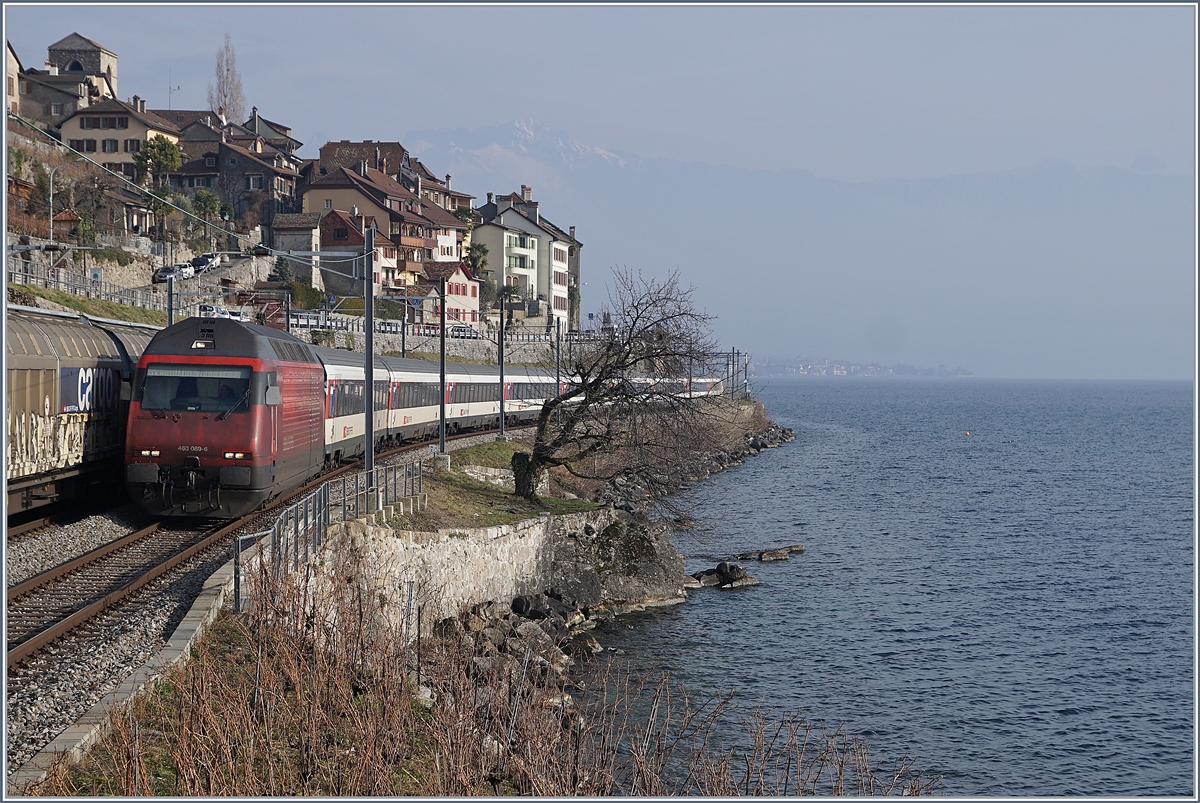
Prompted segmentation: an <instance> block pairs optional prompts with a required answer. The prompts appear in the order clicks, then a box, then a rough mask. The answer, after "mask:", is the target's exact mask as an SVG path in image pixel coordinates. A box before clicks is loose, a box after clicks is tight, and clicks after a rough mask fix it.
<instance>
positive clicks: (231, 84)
mask: <svg viewBox="0 0 1200 803" xmlns="http://www.w3.org/2000/svg"><path fill="white" fill-rule="evenodd" d="M215 74H216V79H217V80H216V83H215V84H209V85H208V108H209V109H211V110H213V111H221V110H222V109H224V113H225V119H226V120H228V121H230V122H233V123H241V122H242V120H243V119H244V118H245V116H246V97H245V96H244V95H243V94H242V76H241V75H239V74H238V71H237V54H236V53H234V52H233V42H232V41H230V37H229V34H225V44H223V45H222V46H221V47H220V48H219V49H218V50H217V67H216V70H215Z"/></svg>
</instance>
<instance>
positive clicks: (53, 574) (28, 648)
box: [6, 430, 490, 671]
mask: <svg viewBox="0 0 1200 803" xmlns="http://www.w3.org/2000/svg"><path fill="white" fill-rule="evenodd" d="M489 431H490V430H482V431H476V432H468V433H462V434H459V435H455V436H453V437H452V438H448V440H460V439H462V438H470V437H475V436H478V435H484V434H487V432H489ZM427 445H428V444H426V443H424V442H419V443H412V444H405V445H403V446H400V447H397V448H395V449H391V450H389V451H386V452H381V453H380V457H387V456H391V455H395V454H400V453H402V452H408V451H413V450H415V449H420V448H423V447H425V446H427ZM361 463H362V461H361V460H358V461H354V462H352V463H349V464H347V465H345V466H339V467H338V468H336V469H334V470H332V471H329V472H327V473H325V474H322V475H321V476H320V477H317V478H315V479H313V480H311V481H310V482H308V483H305V484H304V485H302V486H301V487H299V488H297V489H295V490H294V491H292V492H291V493H288V494H285V495H282V496H279V497H277V498H276V499H274V500H272V501H271V502H270V503H268V505H267V506H266V507H264V508H263V509H261V510H256V511H254V512H253V513H250V514H248V515H246V516H243V517H241V518H239V519H236V520H234V521H232V522H229V523H227V524H223V525H221V526H219V527H218V528H217V529H215V530H213V531H212V532H210V533H209V534H208V535H206V536H205V537H204V538H202V539H201V540H200V541H198V542H196V543H195V544H193V545H192V546H190V547H188V548H186V549H184V550H182V551H180V552H177V553H176V554H174V555H173V556H171V557H170V558H168V559H167V560H165V561H163V562H162V563H160V564H158V565H157V566H155V567H154V568H152V569H150V570H148V571H146V572H145V573H143V574H142V575H141V576H139V577H136V578H134V579H133V580H131V581H129V582H128V583H126V584H125V585H123V586H121V587H120V588H118V589H115V590H114V591H110V592H109V593H108V594H106V595H104V596H103V597H101V598H99V599H97V600H95V601H93V602H92V603H90V604H88V605H86V606H84V607H83V608H80V609H78V610H76V611H74V612H73V613H71V614H70V615H69V616H67V617H66V618H64V619H61V620H60V621H58V622H57V623H55V624H53V625H51V626H49V627H47V628H45V629H43V630H41V631H38V632H37V633H35V634H34V635H32V636H30V637H29V638H28V639H26V640H25V641H22V642H21V643H20V644H18V645H16V646H15V647H13V648H12V649H10V650H9V651H8V653H7V655H6V661H7V664H8V668H9V670H10V671H11V670H12V669H13V667H15V666H16V665H17V664H19V663H21V661H23V660H25V659H26V658H28V657H29V656H31V655H33V654H34V653H35V652H37V651H38V650H41V649H43V648H45V647H46V646H48V645H49V644H51V643H52V642H54V641H56V640H57V639H58V638H60V637H61V636H63V635H65V634H66V633H68V632H70V631H71V630H74V629H75V628H76V627H78V626H79V625H81V624H83V623H84V622H86V621H88V620H89V619H92V618H95V617H96V616H99V615H100V614H101V613H103V612H104V611H106V610H108V609H109V608H111V607H113V606H114V605H116V604H117V603H118V602H120V601H121V600H123V599H125V598H126V597H128V596H129V595H130V594H132V593H133V592H135V591H137V590H139V589H141V588H142V587H144V586H145V585H147V584H148V583H150V582H151V581H153V580H155V579H157V578H158V577H160V576H161V575H163V574H165V573H166V572H168V571H170V570H171V569H174V568H175V567H177V566H179V565H180V564H182V563H184V562H186V561H187V560H189V559H191V558H192V557H194V556H195V555H196V554H198V553H199V552H202V551H203V550H205V549H208V548H209V547H210V546H212V545H214V544H215V543H217V542H218V541H219V540H220V539H222V538H224V537H225V536H226V535H228V534H230V533H232V532H234V531H235V530H238V529H241V528H242V527H244V526H246V525H247V524H248V523H250V522H251V521H253V520H254V519H256V518H258V517H260V516H262V515H263V514H264V513H267V512H270V511H271V510H273V509H274V508H276V507H279V506H281V505H283V504H285V503H286V502H288V501H290V500H291V499H293V498H295V497H296V496H299V495H301V494H303V493H305V492H307V491H308V490H309V489H310V488H311V487H312V486H315V485H319V484H320V483H322V482H326V481H328V480H330V479H332V478H334V477H336V476H340V475H341V474H344V473H349V472H353V471H357V470H361ZM158 526H159V525H158V523H155V524H152V525H150V527H146V528H143V529H142V530H139V531H137V532H135V533H130V534H129V535H127V536H123V537H122V538H120V539H118V540H117V541H114V542H112V543H111V544H106V545H105V546H102V547H100V548H99V549H95V550H93V551H91V552H89V553H87V554H86V555H82V556H80V557H79V558H76V559H74V560H72V561H68V562H67V563H64V564H62V565H61V566H56V567H55V568H53V569H49V570H47V571H45V572H42V573H41V574H39V575H37V576H36V577H32V578H30V579H29V580H26V581H25V582H23V583H20V584H18V585H15V586H13V587H12V588H10V589H9V590H8V600H9V602H11V601H13V600H15V599H17V598H18V597H20V596H22V595H24V594H27V593H29V592H30V591H32V590H33V589H35V588H37V587H38V586H41V585H44V584H45V583H47V582H50V581H52V580H55V579H57V578H59V577H62V576H64V575H66V574H68V573H70V572H71V571H75V570H76V569H78V568H80V567H81V566H84V565H86V564H88V563H93V562H95V561H97V560H99V559H101V558H102V557H105V556H107V555H108V554H110V553H112V552H115V551H117V550H118V549H120V548H121V547H123V546H128V545H129V544H132V543H134V542H136V541H139V540H141V539H142V538H145V537H146V536H148V535H150V534H152V533H153V532H155V531H156V530H157V529H158Z"/></svg>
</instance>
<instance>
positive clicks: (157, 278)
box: [150, 265, 182, 284]
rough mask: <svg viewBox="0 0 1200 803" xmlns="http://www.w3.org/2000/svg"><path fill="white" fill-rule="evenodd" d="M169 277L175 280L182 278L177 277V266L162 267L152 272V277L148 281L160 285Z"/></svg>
mask: <svg viewBox="0 0 1200 803" xmlns="http://www.w3.org/2000/svg"><path fill="white" fill-rule="evenodd" d="M170 276H174V277H175V278H176V279H179V278H182V277H181V276H180V275H179V266H178V265H163V266H162V267H161V268H159V269H158V270H156V271H154V275H153V276H151V277H150V281H151V282H153V283H154V284H162V283H163V282H165V281H166V280H167V278H168V277H170Z"/></svg>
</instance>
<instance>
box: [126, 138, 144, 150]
mask: <svg viewBox="0 0 1200 803" xmlns="http://www.w3.org/2000/svg"><path fill="white" fill-rule="evenodd" d="M141 149H142V141H141V140H140V139H127V140H125V152H126V153H137V152H138V151H140V150H141Z"/></svg>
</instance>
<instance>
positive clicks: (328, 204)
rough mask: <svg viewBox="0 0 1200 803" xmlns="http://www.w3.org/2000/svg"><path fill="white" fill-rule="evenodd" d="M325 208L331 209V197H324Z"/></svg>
mask: <svg viewBox="0 0 1200 803" xmlns="http://www.w3.org/2000/svg"><path fill="white" fill-rule="evenodd" d="M325 208H326V209H333V199H332V198H326V199H325ZM395 233H396V232H392V234H395Z"/></svg>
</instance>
